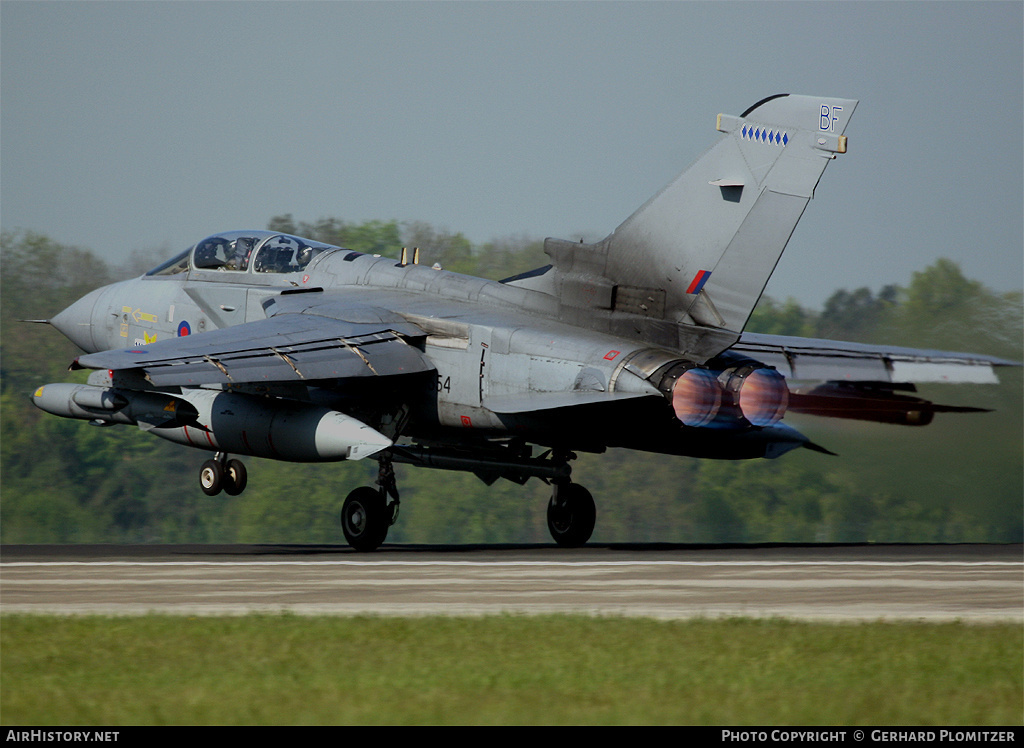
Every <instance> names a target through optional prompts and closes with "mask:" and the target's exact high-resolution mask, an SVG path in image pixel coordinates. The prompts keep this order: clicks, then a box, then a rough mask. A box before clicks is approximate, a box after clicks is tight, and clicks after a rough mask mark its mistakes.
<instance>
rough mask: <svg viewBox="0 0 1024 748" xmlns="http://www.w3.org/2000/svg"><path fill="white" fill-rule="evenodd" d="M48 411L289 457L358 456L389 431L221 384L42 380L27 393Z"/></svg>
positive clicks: (383, 443) (218, 447) (187, 441)
mask: <svg viewBox="0 0 1024 748" xmlns="http://www.w3.org/2000/svg"><path fill="white" fill-rule="evenodd" d="M32 402H33V403H35V405H36V406H37V407H38V408H40V409H42V410H45V411H46V412H47V413H52V414H53V415H57V416H63V417H65V418H79V419H84V420H88V421H92V422H94V423H100V424H114V423H124V424H134V425H137V426H139V428H141V429H144V430H146V431H149V432H150V433H152V434H155V435H156V436H159V437H161V438H163V439H168V440H169V441H172V442H177V443H178V444H184V445H186V446H190V447H196V448H198V449H205V450H211V451H215V452H230V453H233V454H238V455H252V456H254V457H267V458H270V459H275V460H288V461H292V462H334V461H339V460H360V459H362V458H364V457H369V456H371V455H374V454H376V453H377V452H380V451H381V450H383V449H387V448H388V447H390V446H391V444H392V441H391V440H390V439H388V438H387V437H386V436H384V435H383V434H381V433H380V432H378V431H376V430H375V429H373V428H371V427H370V426H368V425H366V424H365V423H363V422H362V421H359V420H358V419H356V418H353V417H352V416H349V415H347V414H345V413H341V412H340V411H336V410H331V409H330V408H325V407H323V406H320V405H314V404H312V403H305V402H299V401H294V400H282V399H279V398H273V397H258V396H254V395H246V394H241V393H237V392H224V391H221V390H207V389H184V390H182V391H181V393H180V394H178V393H175V394H170V393H163V392H155V391H144V390H131V389H122V388H110V387H98V386H95V385H89V384H68V383H58V384H47V385H44V386H43V387H40V388H39V389H38V390H36V392H35V394H34V395H33V396H32Z"/></svg>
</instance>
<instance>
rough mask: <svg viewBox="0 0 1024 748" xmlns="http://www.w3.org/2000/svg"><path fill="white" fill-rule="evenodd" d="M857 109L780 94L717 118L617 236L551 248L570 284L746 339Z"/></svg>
mask: <svg viewBox="0 0 1024 748" xmlns="http://www.w3.org/2000/svg"><path fill="white" fill-rule="evenodd" d="M856 106H857V102H856V101H855V100H852V99H833V98H824V97H816V96H792V95H788V94H783V95H780V96H774V97H771V98H769V99H765V100H763V101H761V102H759V103H758V104H755V105H754V106H753V107H751V108H750V109H748V110H747V111H746V112H744V113H743V114H742V115H740V116H739V117H736V116H730V115H724V114H720V115H719V116H718V122H717V128H718V130H719V132H721V133H722V137H721V139H720V140H719V141H718V142H717V143H716V144H715V145H714V146H713V147H712V148H710V149H709V150H708V151H707V152H705V153H704V155H703V156H701V158H699V159H698V160H697V162H696V163H694V164H693V165H692V166H691V167H690V168H689V169H687V170H686V171H684V172H683V173H682V174H681V175H680V176H679V177H677V178H676V180H675V181H673V182H672V183H671V184H669V185H668V186H667V187H665V188H664V189H663V190H662V191H661V192H659V193H658V194H657V195H655V196H654V197H653V198H651V199H650V200H649V201H648V202H647V203H646V204H645V205H643V206H642V207H641V208H640V209H639V210H637V211H636V212H635V213H634V214H633V215H632V216H630V217H629V218H628V219H626V221H625V222H623V224H622V225H621V226H619V227H618V228H617V229H616V230H615V231H614V232H613V233H612V234H611V236H609V237H608V238H607V239H605V240H604V241H602V242H599V243H598V244H594V245H579V244H570V243H568V242H560V241H552V240H549V242H548V243H547V245H546V247H545V248H546V250H547V251H548V253H549V254H550V255H551V256H552V258H553V260H554V264H555V267H556V268H557V269H558V270H559V271H560V272H561V273H563V274H565V276H566V277H567V278H570V277H572V276H584V277H587V278H590V279H593V280H594V281H596V282H603V285H604V286H606V287H607V288H608V289H609V290H608V292H607V295H608V298H609V301H608V304H609V305H610V308H611V309H612V310H613V311H623V312H633V313H636V312H637V310H638V309H642V311H643V312H644V313H646V314H647V315H648V316H651V314H652V313H653V314H655V315H656V316H657V317H658V318H660V319H663V320H665V321H668V322H674V323H683V324H694V325H698V326H702V327H711V328H719V329H723V330H729V331H732V332H739V331H741V330H742V329H743V326H744V325H745V324H746V322H747V319H748V318H749V316H750V313H751V311H752V310H753V308H754V305H755V304H756V303H757V300H758V298H760V296H761V293H762V291H763V290H764V287H765V285H766V284H767V283H768V279H769V277H770V276H771V274H772V271H773V270H774V269H775V265H776V263H778V260H779V257H780V256H781V255H782V251H783V250H784V249H785V247H786V244H787V243H788V241H789V237H790V236H791V235H792V233H793V230H794V228H795V227H796V224H797V222H798V221H799V220H800V216H801V215H803V211H804V208H806V206H807V202H808V201H809V200H810V198H811V197H813V195H814V189H815V187H816V186H817V184H818V180H819V179H820V178H821V174H822V172H823V171H824V170H825V166H826V165H827V164H828V162H829V161H830V160H831V159H833V158H835V155H836V154H837V153H845V151H846V138H845V136H844V135H843V132H844V130H845V129H846V125H847V124H848V123H849V121H850V117H851V116H852V115H853V111H854V108H855V107H856ZM569 285H571V284H569ZM637 299H640V300H644V301H645V302H647V303H644V304H642V305H640V306H636V304H637V301H636V300H637ZM648 300H650V301H648ZM650 302H653V303H650ZM630 305H632V306H630Z"/></svg>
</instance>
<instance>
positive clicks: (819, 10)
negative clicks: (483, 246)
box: [0, 0, 1024, 306]
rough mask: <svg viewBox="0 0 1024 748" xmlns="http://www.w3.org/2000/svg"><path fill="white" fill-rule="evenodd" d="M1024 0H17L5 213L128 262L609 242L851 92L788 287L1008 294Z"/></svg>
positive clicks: (0, 72) (10, 17) (0, 103)
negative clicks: (288, 220) (218, 248)
mask: <svg viewBox="0 0 1024 748" xmlns="http://www.w3.org/2000/svg"><path fill="white" fill-rule="evenodd" d="M1022 9H1024V4H1022V3H1021V2H1016V1H1014V2H991V3H985V2H951V3H938V2H906V3H896V2H867V3H851V2H843V3H839V2H793V3H788V2H757V3H745V2H734V3H720V2H629V3H618V2H601V3H597V2H567V3H557V2H529V3H527V2H507V3H504V2H489V3H478V2H453V3H448V2H415V3H413V2H410V3H395V2H22V1H20V0H3V1H2V2H0V156H2V162H0V206H2V215H0V223H2V227H3V229H5V230H12V229H30V230H34V231H39V232H43V233H45V234H48V235H50V236H51V237H52V238H54V239H56V240H57V241H60V242H62V243H68V244H76V245H78V246H82V247H86V248H89V249H93V250H95V251H97V252H98V253H100V254H101V255H102V256H103V257H105V258H107V259H109V260H113V261H118V260H121V259H123V258H124V257H126V256H127V255H128V253H129V252H130V251H131V250H133V249H142V250H148V249H153V248H165V249H166V250H167V252H168V253H170V252H173V251H177V250H180V249H183V248H185V247H186V246H187V245H189V244H192V243H194V242H195V241H196V240H198V239H200V238H202V237H204V236H206V235H208V234H211V233H214V232H217V231H222V230H228V229H236V228H262V227H264V226H265V225H266V223H267V221H268V219H269V218H270V217H272V216H274V215H278V214H281V213H292V214H293V215H294V216H295V218H296V219H297V220H300V221H301V220H306V221H314V220H316V219H318V218H322V217H328V216H331V217H337V218H341V219H344V220H347V221H364V220H368V219H392V218H394V219H398V220H400V221H406V220H422V221H427V222H429V223H431V224H433V225H434V226H435V227H437V228H447V229H449V230H452V231H462V232H463V233H464V234H465V235H466V236H467V237H468V238H469V239H470V240H472V241H473V242H475V243H483V242H486V241H489V240H491V239H500V238H506V237H509V236H527V237H531V238H542V237H544V236H556V237H560V238H566V239H574V238H579V237H581V236H582V237H586V238H587V239H598V238H601V237H603V236H604V235H606V234H608V233H609V232H610V231H612V230H613V229H614V228H615V227H616V226H617V225H618V224H619V223H620V222H621V221H622V220H623V219H625V218H626V217H627V216H628V215H629V214H630V213H632V212H633V210H635V209H636V208H637V207H638V206H639V205H641V204H642V203H643V202H644V201H645V200H646V199H647V198H648V197H650V196H651V195H652V194H654V193H655V192H656V191H657V190H659V189H660V188H661V187H662V186H663V185H664V184H665V183H667V182H668V181H669V180H671V179H672V178H673V177H674V176H675V175H676V174H677V173H678V172H679V171H681V170H682V169H683V168H684V167H686V166H687V165H689V164H690V163H691V162H692V161H693V160H694V159H696V157H697V156H699V155H700V153H701V152H703V151H704V150H705V149H706V148H707V147H708V146H710V145H711V144H712V143H713V142H714V141H715V139H716V138H717V137H718V135H717V133H716V132H715V115H716V114H717V113H719V112H725V113H729V114H740V113H741V112H743V111H744V110H745V109H746V108H747V107H748V106H750V105H751V104H753V103H754V102H755V101H758V100H759V99H762V98H764V97H765V96H768V95H771V94H775V93H781V92H789V93H805V94H813V95H826V96H841V97H848V98H856V99H859V100H860V105H859V107H858V109H857V112H856V114H855V115H854V117H853V121H852V122H851V124H850V126H849V128H848V129H847V135H848V136H849V143H850V146H849V153H847V154H846V155H843V156H840V157H839V158H838V159H837V160H836V161H835V162H833V163H832V164H830V166H829V168H828V170H827V171H826V173H825V176H824V178H823V179H822V181H821V184H820V185H819V189H818V194H817V196H816V198H815V200H814V201H812V203H811V205H810V206H809V208H808V211H807V213H806V214H805V216H804V219H803V221H802V222H801V224H800V225H799V226H798V227H797V230H796V233H795V235H794V237H793V240H792V241H791V242H790V245H789V249H788V250H787V252H786V254H785V255H784V256H783V259H782V262H781V263H780V264H779V267H778V268H777V270H776V273H775V276H774V277H773V279H772V282H771V284H770V285H769V288H768V293H770V294H772V295H773V296H775V297H777V298H785V297H787V296H795V297H796V298H797V299H798V300H800V301H801V302H802V303H804V304H808V305H812V306H817V305H820V304H821V302H822V301H823V300H824V298H826V297H827V296H828V295H829V294H830V293H831V292H832V291H833V290H835V289H836V288H840V287H845V288H850V289H852V288H856V287H859V286H863V285H868V286H870V287H871V288H873V289H875V290H877V289H878V288H880V287H881V286H882V285H884V284H885V283H889V282H896V283H900V284H904V285H905V284H906V283H908V282H909V281H910V278H911V274H912V273H913V272H914V271H916V270H921V269H923V268H924V267H926V266H927V265H929V264H930V263H932V262H934V260H935V259H936V258H938V257H950V258H952V259H954V260H956V261H957V262H959V263H960V264H961V266H962V267H963V269H964V272H965V274H967V275H968V276H970V277H973V278H977V279H980V280H982V281H983V282H984V283H986V284H987V285H989V286H990V287H992V288H994V289H996V290H1011V289H1018V288H1020V287H1021V286H1022V285H1024V280H1022V273H1024V270H1022V255H1024V229H1022V223H1024V219H1022V212H1024V207H1022V206H1024V153H1022V148H1024V146H1022V144H1024V103H1022V95H1024V42H1022V38H1024V13H1022Z"/></svg>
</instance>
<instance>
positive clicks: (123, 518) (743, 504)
mask: <svg viewBox="0 0 1024 748" xmlns="http://www.w3.org/2000/svg"><path fill="white" fill-rule="evenodd" d="M268 227H269V228H271V229H275V230H279V231H285V232H289V233H295V234H298V235H302V236H308V237H310V238H313V239H318V240H320V241H324V242H328V243H331V244H337V245H340V246H345V247H348V248H351V249H355V250H359V251H362V252H371V253H378V254H386V255H391V256H397V252H398V248H399V247H401V246H408V247H413V246H418V247H420V248H421V250H422V262H425V263H428V264H433V263H434V262H438V263H440V264H441V265H442V266H443V267H445V268H446V269H448V270H453V271H456V272H462V273H468V274H471V275H478V276H482V277H486V278H492V279H500V278H503V277H506V276H510V275H513V274H515V273H517V272H521V271H523V270H526V269H530V268H533V267H537V266H540V265H544V264H547V258H546V256H545V255H544V253H543V242H542V241H537V240H532V239H528V238H525V237H520V238H508V239H504V240H498V241H493V242H490V243H487V244H484V245H482V246H474V245H473V244H471V243H470V242H469V241H468V240H467V239H466V237H465V236H463V235H462V234H461V233H451V232H449V231H447V230H441V229H437V228H435V227H433V226H431V225H429V224H426V223H422V222H416V223H402V224H400V223H399V222H397V221H368V222H365V223H359V224H355V223H346V222H345V221H342V220H339V219H336V218H327V219H321V220H319V221H317V222H315V223H304V222H296V221H295V220H294V219H293V217H292V216H291V215H282V216H276V217H274V218H272V219H271V220H270V221H269V223H268ZM163 254H169V253H166V252H163V253H159V255H158V254H157V253H153V252H148V253H147V252H134V253H133V254H132V255H131V258H130V260H129V262H128V263H126V266H125V267H123V268H118V267H111V266H109V265H108V264H107V263H105V262H104V261H102V260H101V259H99V258H98V257H97V256H96V255H95V254H94V253H92V252H90V251H88V250H86V249H81V248H77V247H70V246H64V245H60V244H57V243H55V242H53V241H51V240H50V239H48V238H47V237H46V236H43V235H40V234H36V233H30V232H6V233H4V234H3V235H2V245H0V262H2V274H0V283H2V286H0V489H2V491H0V541H2V542H4V543H56V542H60V543H178V542H199V543H232V542H247V543H331V544H334V543H343V542H344V539H343V536H342V534H341V531H340V527H339V525H338V512H339V511H340V508H341V503H342V501H343V500H344V498H345V496H346V494H347V493H348V492H349V491H350V490H351V489H352V488H354V487H356V486H359V485H364V484H371V483H372V482H373V480H374V478H375V477H376V463H375V462H373V461H372V460H367V461H363V462H357V463H351V464H345V463H337V464H321V465H297V464H289V463H279V462H274V461H270V460H261V459H256V458H247V459H246V464H247V466H248V468H249V487H248V488H247V489H246V491H245V493H244V494H243V495H241V496H238V497H227V496H225V495H223V494H222V495H220V496H217V497H212V498H211V497H207V496H205V495H204V494H203V493H202V492H201V491H200V490H199V486H198V481H197V478H196V475H197V472H198V469H199V465H200V463H202V461H203V460H205V459H207V457H208V454H207V453H205V452H200V451H198V450H189V449H186V448H182V447H179V446H177V445H173V444H170V443H167V442H164V441H162V440H159V439H154V438H150V437H147V436H146V435H144V434H142V433H140V432H139V431H138V430H137V429H134V428H131V427H116V428H96V427H93V426H90V425H88V424H87V423H85V422H83V421H71V420H65V419H60V418H55V417H53V416H49V415H46V414H44V413H42V412H41V411H39V410H37V409H35V408H34V407H33V406H32V404H31V402H30V395H31V394H32V392H33V391H34V390H35V389H36V388H37V387H39V386H40V385H43V384H46V383H49V382H56V381H84V379H85V378H84V375H83V374H82V373H80V372H75V373H69V372H68V371H67V370H66V368H67V365H68V363H69V362H70V361H71V360H72V359H73V358H74V356H75V355H77V354H78V353H79V351H78V350H77V349H76V348H75V347H74V346H73V345H72V344H71V343H69V342H68V341H67V340H65V339H64V338H63V337H62V336H61V335H60V334H59V333H57V332H56V331H55V330H53V329H52V328H49V327H48V326H46V325H38V324H28V323H25V322H22V321H21V320H28V319H47V318H49V317H51V316H53V315H54V314H56V313H57V312H58V311H60V310H61V309H63V308H64V307H66V306H67V305H68V304H70V303H71V302H72V301H74V300H75V299H77V298H79V297H80V296H82V295H83V294H85V293H86V292H88V291H89V290H91V289H93V288H95V287H97V286H100V285H103V284H106V283H110V282H112V281H114V280H119V279H121V278H124V277H131V276H133V275H139V274H141V273H142V272H144V271H145V270H146V269H147V268H148V267H150V266H154V265H156V264H158V263H159V262H160V261H162V260H163V259H165V257H164V256H162V255H163ZM1022 309H1024V305H1022V296H1021V293H1020V292H1014V293H1008V294H997V293H994V292H992V291H990V290H988V289H986V288H985V287H984V286H982V285H981V284H980V283H978V282H977V281H973V280H971V279H969V278H967V277H965V276H964V274H963V272H962V271H961V269H960V268H959V267H958V266H957V265H956V264H955V263H953V262H950V261H949V260H939V261H937V262H936V263H935V264H934V265H931V266H929V267H927V268H924V269H923V270H921V271H920V272H918V273H916V274H915V275H914V277H913V278H912V280H911V282H910V284H909V286H908V287H906V288H902V287H898V286H896V285H888V286H885V287H883V288H882V289H881V290H880V291H878V292H877V293H876V292H874V291H872V290H870V289H868V288H860V289H854V290H847V289H842V290H837V291H836V292H835V293H834V294H833V295H832V296H831V297H830V298H829V299H828V301H827V302H826V304H825V306H824V308H823V309H822V310H820V311H816V310H811V309H806V308H804V307H802V306H801V305H800V304H799V303H798V302H797V301H796V300H794V299H787V300H784V301H779V300H777V299H771V298H768V297H764V298H762V299H761V302H760V303H759V305H758V306H757V308H756V309H755V311H754V314H753V316H752V318H751V321H750V323H749V325H748V327H747V329H748V330H753V331H757V332H767V333H777V334H784V335H803V336H811V337H824V338H836V339H843V340H853V341H862V342H875V343H889V344H897V345H909V346H915V347H931V348H942V349H946V350H969V351H975V352H979V353H986V354H991V355H996V356H1002V357H1005V358H1009V359H1012V360H1015V361H1020V360H1022V358H1024V351H1022V331H1024V320H1022ZM1000 375H1001V378H1002V383H1001V384H1000V385H998V386H971V385H957V386H933V387H928V388H923V390H922V391H923V394H924V396H925V397H929V398H933V399H936V400H938V401H941V402H944V403H950V404H961V405H976V406H980V407H987V408H992V409H994V411H995V412H993V413H984V414H945V415H939V416H937V417H936V420H935V423H933V424H932V425H931V426H929V427H927V428H922V429H916V428H908V427H898V426H886V425H881V424H868V423H854V422H833V421H829V420H827V419H815V418H813V417H807V416H805V417H799V416H791V417H787V422H788V423H790V424H791V425H793V426H794V427H796V428H797V429H799V430H801V431H803V432H804V433H806V434H807V435H808V436H809V437H810V438H811V439H812V441H814V442H816V443H818V444H821V445H823V446H826V447H828V448H829V449H831V450H832V451H834V452H837V453H838V454H839V455H840V456H839V457H830V456H827V455H822V454H819V453H815V452H811V451H809V450H797V451H796V452H792V453H790V454H787V455H785V456H784V457H783V458H781V459H779V460H755V461H747V462H731V461H730V462H721V461H711V460H703V461H702V460H695V459H689V458H681V457H665V456H661V455H651V454H645V453H639V452H627V451H622V450H612V451H609V452H608V453H606V454H603V455H590V454H584V455H581V456H580V459H579V460H578V461H577V462H576V463H575V464H574V473H573V474H574V478H575V480H577V481H579V482H580V483H582V484H584V485H586V486H587V488H589V489H590V491H591V492H592V493H593V494H594V496H595V499H596V501H597V506H598V521H597V528H596V530H595V532H594V537H593V539H594V540H595V541H605V542H623V543H626V542H652V541H654V542H676V543H720V542H746V543H755V542H787V541H788V542H850V541H872V542H925V541H928V542H1021V541H1022V540H1024V537H1022V536H1024V518H1022V504H1024V497H1022V494H1024V489H1022V485H1024V479H1022V470H1024V468H1022V433H1024V423H1022V380H1021V370H1020V369H1017V368H1012V369H1004V370H1002V371H1001V372H1000ZM397 469H398V472H399V476H398V477H399V487H400V490H401V494H402V516H401V518H400V520H399V522H398V523H397V524H396V525H395V526H394V527H392V529H391V532H390V533H389V536H388V541H389V542H404V543H548V542H551V541H550V537H549V535H548V531H547V526H546V519H545V509H546V504H547V499H548V496H549V493H550V489H549V488H548V487H547V486H545V485H544V484H542V483H541V482H539V481H536V480H533V481H530V482H529V483H528V484H527V485H525V486H518V485H515V484H512V483H508V482H505V481H499V482H498V483H496V484H495V485H493V486H491V487H487V486H485V485H484V484H483V483H481V482H480V481H479V480H477V478H475V477H474V476H473V475H470V474H466V473H454V472H440V471H431V470H417V469H415V468H410V467H406V466H398V468H397Z"/></svg>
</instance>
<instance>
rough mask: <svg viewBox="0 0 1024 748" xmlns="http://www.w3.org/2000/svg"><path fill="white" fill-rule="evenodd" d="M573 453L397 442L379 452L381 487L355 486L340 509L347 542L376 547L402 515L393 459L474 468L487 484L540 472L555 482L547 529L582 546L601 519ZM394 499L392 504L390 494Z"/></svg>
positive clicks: (567, 543) (520, 480)
mask: <svg viewBox="0 0 1024 748" xmlns="http://www.w3.org/2000/svg"><path fill="white" fill-rule="evenodd" d="M575 456H576V455H574V454H572V453H571V452H555V453H553V454H552V455H551V456H550V458H547V459H545V458H536V459H535V458H530V457H517V456H514V455H509V456H506V455H501V457H500V459H499V458H497V457H494V456H490V457H484V456H481V455H479V454H477V455H475V456H469V455H466V454H465V453H456V452H453V451H448V450H445V449H443V448H436V447H418V446H417V447H410V446H405V447H399V448H396V449H392V450H388V451H386V452H384V453H382V454H381V455H380V456H379V457H378V462H379V464H380V472H379V474H378V477H377V486H378V488H373V487H371V486H363V487H361V488H357V489H356V490H354V491H352V493H350V494H349V495H348V497H347V498H346V499H345V503H344V504H343V505H342V508H341V528H342V531H343V532H344V533H345V539H346V540H347V541H348V543H349V545H351V546H352V547H353V548H355V549H356V550H357V551H372V550H375V549H377V548H378V547H379V546H380V545H381V544H382V543H383V542H384V540H385V538H387V534H388V528H390V527H391V525H393V524H394V523H395V520H397V519H398V507H399V497H398V487H397V485H396V483H395V470H394V465H393V463H394V462H403V463H406V464H410V465H417V466H420V467H433V468H440V469H443V470H470V471H472V472H474V473H476V474H477V475H478V476H479V477H481V478H482V479H484V480H485V481H486V482H488V483H493V482H494V480H497V478H499V477H505V478H508V479H509V480H513V481H515V482H517V483H525V482H526V481H527V480H528V479H529V478H531V477H536V478H540V479H541V480H543V481H544V482H545V483H550V484H551V485H552V486H553V489H554V490H553V491H552V495H551V500H550V502H548V517H547V519H548V530H549V532H550V533H551V537H552V538H554V540H555V542H556V543H558V545H560V546H562V547H564V548H578V547H579V546H582V545H584V544H585V543H586V542H587V541H588V540H590V536H591V534H593V532H594V524H595V522H596V520H597V510H596V509H595V507H594V498H593V497H592V496H591V495H590V492H589V491H588V490H587V489H585V488H584V487H583V486H581V485H579V484H578V483H573V482H572V481H571V480H570V478H569V476H570V475H571V469H570V468H569V460H571V459H574V458H575ZM389 497H390V498H391V499H393V501H391V502H390V503H388V498H389Z"/></svg>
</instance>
